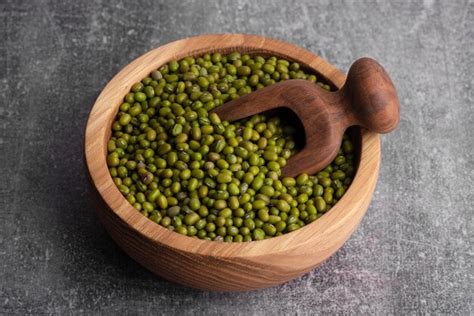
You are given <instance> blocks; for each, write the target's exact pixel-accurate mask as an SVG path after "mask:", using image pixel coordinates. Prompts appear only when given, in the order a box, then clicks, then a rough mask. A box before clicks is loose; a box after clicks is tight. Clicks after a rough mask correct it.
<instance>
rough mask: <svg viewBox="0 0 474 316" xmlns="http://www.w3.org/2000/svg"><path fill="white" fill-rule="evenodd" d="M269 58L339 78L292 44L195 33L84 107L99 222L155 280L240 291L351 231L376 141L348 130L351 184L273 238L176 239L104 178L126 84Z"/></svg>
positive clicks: (282, 278) (303, 263)
mask: <svg viewBox="0 0 474 316" xmlns="http://www.w3.org/2000/svg"><path fill="white" fill-rule="evenodd" d="M216 51H219V52H221V53H228V52H231V51H240V52H247V53H249V54H262V55H275V56H279V57H282V58H286V59H289V60H293V61H297V62H299V63H300V64H301V65H303V66H304V67H306V69H309V70H312V71H314V72H315V73H316V74H317V75H319V78H321V77H323V78H324V79H325V80H326V81H327V82H329V83H330V84H332V85H333V86H335V87H337V88H340V87H341V86H342V85H343V83H344V81H345V75H344V74H343V73H341V72H340V71H339V70H338V69H336V68H335V67H334V66H332V65H330V64H329V63H327V62H326V61H324V60H323V59H321V58H320V57H318V56H316V55H314V54H313V53H311V52H309V51H306V50H304V49H302V48H300V47H297V46H294V45H291V44H288V43H286V42H282V41H279V40H274V39H268V38H265V37H261V36H254V35H241V34H220V35H203V36H196V37H192V38H187V39H182V40H179V41H176V42H172V43H169V44H166V45H164V46H161V47H159V48H157V49H154V50H152V51H150V52H148V53H146V54H144V55H142V56H141V57H139V58H137V59H135V60H134V61H133V62H132V63H130V64H129V65H127V66H126V67H125V68H124V69H122V70H121V71H120V72H119V73H118V74H117V75H116V76H115V77H114V78H113V79H112V80H111V81H110V82H109V83H108V84H107V86H106V87H105V88H104V90H103V91H102V93H101V94H100V95H99V97H98V98H97V101H96V102H95V104H94V107H93V108H92V111H91V113H90V115H89V120H88V122H87V128H86V136H85V157H86V162H87V167H88V169H89V174H90V178H91V180H92V183H93V185H94V187H95V189H96V190H97V192H98V196H99V197H100V198H99V202H100V205H99V207H98V214H99V217H100V219H101V221H102V223H103V225H104V226H105V228H106V229H107V231H108V232H109V233H110V235H111V236H112V238H113V239H114V240H115V241H116V242H117V244H118V245H119V246H120V247H121V248H122V249H123V250H124V251H125V252H126V253H127V254H129V255H130V256H131V257H132V258H134V259H135V260H136V261H137V262H139V263H140V264H142V265H143V266H144V267H146V268H147V269H149V270H151V271H152V272H154V273H156V274H158V275H160V276H161V277H163V278H165V279H168V280H171V281H175V282H178V283H181V284H184V285H187V286H191V287H194V288H199V289H205V290H217V291H243V290H252V289H258V288H265V287H270V286H273V285H277V284H281V283H284V282H287V281H289V280H291V279H294V278H296V277H298V276H300V275H302V274H304V273H306V272H308V271H310V270H311V269H313V268H314V267H316V266H318V265H319V264H321V263H322V262H323V261H325V260H326V259H328V258H329V257H330V256H331V255H332V254H333V253H335V252H336V251H337V250H338V249H339V248H340V247H341V246H342V245H343V244H344V242H345V241H346V240H347V239H348V238H349V237H350V235H351V234H352V232H353V231H354V230H355V229H356V227H357V226H358V224H359V222H360V221H361V219H362V217H363V216H364V214H365V211H366V210H367V207H368V205H369V202H370V200H371V197H372V194H373V191H374V188H375V184H376V181H377V177H378V171H379V165H380V138H379V136H378V134H374V133H371V132H368V131H366V130H361V129H359V128H354V129H352V130H351V132H350V134H351V137H352V138H353V139H354V140H355V141H356V143H357V144H358V148H359V159H358V167H357V172H356V175H355V177H354V180H353V183H352V184H351V186H350V187H349V189H348V190H347V192H346V194H345V195H344V196H343V197H342V198H341V200H340V201H339V202H338V203H337V204H336V205H335V206H333V207H332V208H331V210H330V211H329V212H327V213H326V214H324V216H322V217H321V218H319V219H318V220H316V221H314V222H313V223H311V224H309V225H306V226H304V227H303V228H301V229H298V230H296V231H294V232H292V233H288V234H284V235H282V236H279V237H275V238H271V239H267V240H262V241H252V242H244V243H223V242H214V241H206V240H200V239H195V238H190V237H186V236H182V235H180V234H177V233H175V232H172V231H170V230H168V229H166V228H164V227H162V226H160V225H158V224H156V223H155V222H153V221H151V220H149V219H148V218H146V217H145V216H143V215H142V214H140V213H139V212H138V211H137V210H136V209H134V208H133V207H132V205H130V204H129V203H128V202H127V200H126V199H125V198H124V197H123V196H122V194H121V193H120V192H119V190H118V189H117V187H116V186H115V184H114V182H113V181H112V177H111V176H110V174H109V171H108V168H107V163H106V153H107V149H106V148H107V141H108V139H109V138H110V135H111V125H112V121H113V120H114V118H115V116H116V114H117V112H118V108H119V106H120V104H121V102H122V100H123V97H124V96H125V94H127V93H128V92H129V90H130V88H131V86H132V85H133V84H134V83H136V82H138V81H140V80H141V79H143V78H144V77H146V76H147V75H148V74H149V73H150V72H151V71H152V70H154V69H157V68H159V67H160V66H161V65H163V64H165V63H166V62H168V61H170V60H173V59H180V58H183V57H186V56H191V55H193V56H198V55H202V54H204V53H206V52H216Z"/></svg>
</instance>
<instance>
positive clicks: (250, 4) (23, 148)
mask: <svg viewBox="0 0 474 316" xmlns="http://www.w3.org/2000/svg"><path fill="white" fill-rule="evenodd" d="M0 23H1V24H0V38H1V41H0V80H1V81H0V82H1V84H0V106H1V107H0V126H1V130H0V132H1V134H0V145H1V150H0V162H1V164H0V172H1V173H0V174H1V177H2V179H1V181H0V198H1V199H0V268H1V270H0V314H25V313H35V314H36V313H53V314H63V313H67V312H84V313H87V314H89V313H92V312H95V313H99V312H101V313H107V314H112V313H116V312H122V313H127V314H130V313H131V314H135V313H184V314H201V313H211V314H223V313H230V314H239V313H240V314H252V313H255V314H263V313H291V314H305V313H320V314H327V313H367V312H368V313H397V314H398V313H410V312H420V313H425V312H434V313H459V314H473V292H474V291H473V283H474V280H473V240H474V238H473V237H474V235H473V231H474V229H473V211H474V209H473V201H474V195H473V192H474V189H473V186H474V171H473V170H474V158H473V154H474V153H473V145H474V133H473V128H474V127H473V126H474V113H473V112H474V111H473V109H474V106H473V102H474V97H473V91H472V88H473V73H474V58H473V51H474V2H473V1H472V0H469V1H433V0H425V1H412V2H392V1H391V2H390V3H389V1H362V2H358V1H357V2H356V1H329V0H327V1H320V2H319V3H316V2H315V1H298V2H296V1H295V2H293V1H252V0H248V1H245V0H233V1H222V2H219V4H217V3H215V2H214V1H199V0H190V1H138V2H136V1H121V2H114V3H109V2H107V3H105V1H104V2H102V1H99V2H94V3H93V2H89V1H55V2H53V1H51V2H47V1H5V0H0ZM213 32H241V33H255V34H262V35H267V36H271V37H275V38H279V39H283V40H287V41H290V42H292V43H295V44H297V45H300V46H303V47H305V48H307V49H309V50H312V51H314V52H315V53H317V54H319V55H321V56H322V57H324V58H326V59H327V60H329V61H330V62H331V63H333V64H335V65H336V66H338V67H340V68H341V69H343V70H345V71H346V70H347V69H348V67H349V65H350V63H351V62H352V61H353V60H354V59H356V58H358V57H361V56H365V55H368V56H372V57H374V58H376V59H378V60H379V61H380V62H381V63H382V64H383V65H384V66H385V67H386V69H387V70H388V72H389V73H390V74H391V76H392V78H393V80H394V82H395V84H396V86H397V87H398V91H399V97H400V101H401V104H402V112H401V123H400V126H399V128H398V130H397V131H396V132H394V133H392V134H390V135H386V136H384V137H383V163H382V169H381V175H380V179H379V182H378V186H377V189H376V192H375V195H374V198H373V201H372V204H371V206H370V208H369V210H368V212H367V215H366V217H365V218H364V220H363V222H362V224H361V226H360V228H359V229H358V230H357V231H356V233H355V234H354V235H353V236H352V238H351V239H350V240H349V241H348V242H347V244H346V245H345V246H344V247H343V248H342V249H341V250H340V251H339V252H338V253H337V254H336V255H335V256H333V257H332V258H331V259H330V260H329V261H328V262H326V263H325V264H324V265H323V266H321V267H320V268H319V269H317V270H315V271H312V272H311V273H309V274H307V275H305V276H303V277H301V278H299V279H297V280H295V281H292V282H290V283H288V284H285V285H283V286H280V287H276V288H272V289H267V290H261V291H256V292H252V293H238V294H229V293H224V294H222V293H207V292H200V291H197V290H193V289H189V288H183V287H181V286H178V285H175V284H173V283H170V282H167V281H164V280H162V279H159V278H157V277H155V276H153V275H152V274H151V273H149V272H147V271H146V270H145V269H143V268H142V267H140V266H139V265H138V264H136V263H135V262H134V261H133V260H132V259H130V258H129V257H127V256H126V255H125V254H124V253H123V252H122V251H121V250H120V249H118V248H117V246H115V244H114V243H113V242H112V240H111V239H110V238H109V237H108V235H107V234H106V232H105V231H104V229H103V228H102V226H101V225H100V224H99V221H98V219H97V217H96V215H95V212H94V210H93V208H92V205H91V203H90V202H89V201H88V197H89V193H90V192H89V191H88V190H89V189H88V186H87V176H86V170H85V168H84V162H83V154H82V151H83V148H82V142H83V135H84V127H85V124H86V119H87V115H88V112H89V110H90V109H91V107H92V104H93V102H94V100H95V98H96V97H97V95H98V93H99V92H100V90H101V89H102V88H103V87H104V85H105V84H106V82H107V81H108V80H109V79H110V78H111V77H112V76H113V75H114V74H115V73H116V72H117V71H118V70H119V69H121V68H122V67H123V66H125V65H126V64H127V63H128V62H130V61H131V60H132V59H134V58H135V57H137V56H139V55H141V54H143V53H144V52H146V51H147V50H149V49H151V48H154V47H157V46H159V45H162V44H164V43H167V42H170V41H173V40H176V39H180V38H183V37H187V36H191V35H195V34H202V33H213Z"/></svg>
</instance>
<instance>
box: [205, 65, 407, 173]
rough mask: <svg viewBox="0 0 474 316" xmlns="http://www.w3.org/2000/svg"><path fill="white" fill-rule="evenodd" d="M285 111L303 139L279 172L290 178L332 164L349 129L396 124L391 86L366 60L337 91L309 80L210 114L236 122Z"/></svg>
mask: <svg viewBox="0 0 474 316" xmlns="http://www.w3.org/2000/svg"><path fill="white" fill-rule="evenodd" d="M283 107H284V108H288V109H290V110H291V111H293V112H294V113H295V114H296V116H297V117H298V118H299V120H300V121H301V123H302V125H303V129H304V134H305V140H306V144H305V145H304V148H303V149H302V150H301V151H300V152H298V153H297V154H296V155H295V156H293V157H292V158H291V159H290V160H289V161H288V163H287V165H286V166H285V167H284V168H283V170H282V171H283V174H284V175H286V176H291V177H296V176H297V175H299V174H301V173H303V172H306V173H308V174H314V173H316V172H318V171H320V170H321V169H323V168H324V167H326V166H327V165H328V164H329V163H331V161H332V160H333V159H334V158H335V157H336V155H337V153H338V151H339V148H340V146H341V142H342V136H343V134H344V132H345V131H346V129H347V128H349V127H350V126H354V125H358V126H363V127H365V128H367V129H368V130H370V131H372V132H376V133H388V132H391V131H392V130H394V129H395V127H396V126H397V124H398V122H399V121H400V104H399V102H398V97H397V93H396V91H395V87H394V86H393V83H392V81H391V80H390V78H389V76H388V75H387V73H386V72H385V70H384V69H383V68H382V66H380V65H379V64H378V63H377V62H376V61H375V60H373V59H370V58H361V59H359V60H357V61H356V62H354V64H353V65H352V66H351V68H350V70H349V74H348V76H347V81H346V82H345V84H344V86H343V87H342V88H341V89H340V90H337V91H335V92H329V91H327V90H325V89H323V88H321V87H319V86H318V85H315V84H314V83H312V82H309V81H307V80H302V79H299V80H286V81H282V82H279V83H277V84H274V85H271V86H268V87H265V88H263V89H261V90H258V91H255V92H252V93H250V94H247V95H245V96H243V97H241V98H238V99H236V100H233V101H230V102H227V103H226V104H224V105H223V106H220V107H218V108H217V109H216V110H215V111H214V112H215V113H217V114H218V115H219V116H220V118H221V119H223V120H228V121H235V120H239V119H243V118H246V117H249V116H251V115H255V114H258V113H262V112H266V111H270V110H275V109H278V108H283Z"/></svg>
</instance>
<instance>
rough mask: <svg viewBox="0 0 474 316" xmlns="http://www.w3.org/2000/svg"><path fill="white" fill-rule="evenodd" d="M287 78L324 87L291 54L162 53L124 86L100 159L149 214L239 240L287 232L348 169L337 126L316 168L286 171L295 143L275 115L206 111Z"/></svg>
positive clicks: (350, 158) (189, 230) (330, 200)
mask: <svg viewBox="0 0 474 316" xmlns="http://www.w3.org/2000/svg"><path fill="white" fill-rule="evenodd" d="M288 79H306V80H309V81H311V82H314V83H315V84H319V85H320V86H321V87H323V88H325V89H327V90H330V87H329V85H327V84H324V83H322V82H320V81H318V80H317V78H316V76H315V75H314V74H309V73H306V72H305V71H303V70H302V69H301V68H300V65H299V64H298V63H296V62H289V61H287V60H284V59H278V58H276V57H269V58H264V57H262V56H256V57H251V56H249V55H245V54H244V55H241V54H240V53H238V52H233V53H230V54H228V55H226V56H223V55H221V54H219V53H214V54H205V55H203V56H201V57H198V58H193V57H187V58H184V59H182V60H179V61H170V62H169V63H167V64H166V65H164V66H162V67H161V68H159V69H157V70H155V71H153V72H152V73H151V74H150V75H149V76H148V77H146V78H144V79H143V80H142V81H141V82H137V83H136V84H134V85H133V86H132V88H131V91H130V93H128V94H127V95H126V96H125V98H124V102H123V103H122V104H121V105H120V110H119V113H118V114H117V117H116V119H115V121H114V122H113V124H112V136H111V138H110V140H109V141H108V144H107V149H108V155H107V164H108V167H109V171H110V174H111V176H112V178H113V181H114V183H115V184H116V185H117V187H118V189H119V190H120V192H121V193H122V194H123V195H124V196H125V198H126V199H127V200H128V202H130V204H131V205H133V207H135V208H136V209H137V210H138V211H139V212H141V213H142V214H143V215H145V216H147V217H148V218H149V219H150V220H152V221H154V222H156V223H158V224H160V225H162V226H164V227H166V228H168V229H170V230H173V231H175V232H177V233H179V234H183V235H187V236H191V237H195V238H201V239H206V240H215V241H225V242H242V241H252V240H262V239H266V238H271V237H274V236H280V235H282V234H285V233H289V232H292V231H294V230H297V229H299V228H301V227H303V226H304V225H306V224H309V223H311V222H313V221H314V220H316V219H317V218H318V217H320V216H321V215H322V214H324V213H325V212H327V211H328V210H329V209H330V208H331V207H332V206H333V205H334V204H335V203H336V202H337V201H338V200H339V199H340V198H341V197H342V196H343V195H344V193H345V191H346V190H347V188H348V186H349V185H350V183H351V181H352V178H353V176H354V171H355V170H354V148H353V144H352V143H351V141H350V139H349V138H348V137H347V136H346V135H345V136H344V139H343V143H342V146H341V148H340V150H339V153H338V155H337V157H336V158H335V159H334V161H332V163H331V164H330V165H328V166H327V167H326V168H325V169H324V170H322V171H320V172H318V173H317V174H315V175H308V174H300V175H299V176H298V177H296V178H292V177H284V176H282V174H281V168H282V167H284V166H285V164H286V162H287V160H288V159H290V158H291V156H292V155H294V154H295V152H296V151H297V150H298V148H297V146H296V143H295V138H294V137H295V128H294V126H291V125H289V124H288V122H286V121H285V120H284V119H283V118H280V117H278V116H268V115H264V114H259V115H254V116H252V117H250V118H248V119H244V120H241V121H238V122H233V123H229V122H227V121H221V119H220V118H219V116H218V115H217V114H215V113H211V111H212V109H214V108H216V107H218V106H220V105H222V104H223V103H224V102H226V101H230V100H233V99H236V98H238V97H239V96H242V95H245V94H247V93H250V92H252V91H254V90H256V89H261V88H264V87H265V86H268V85H271V84H274V83H276V82H279V81H282V80H288Z"/></svg>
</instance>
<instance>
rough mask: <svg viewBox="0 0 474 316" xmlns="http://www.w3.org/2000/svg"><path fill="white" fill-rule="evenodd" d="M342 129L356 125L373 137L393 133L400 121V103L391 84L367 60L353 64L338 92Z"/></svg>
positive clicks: (376, 66)
mask: <svg viewBox="0 0 474 316" xmlns="http://www.w3.org/2000/svg"><path fill="white" fill-rule="evenodd" d="M338 94H339V96H340V97H341V99H340V100H341V103H342V104H341V105H342V107H343V111H344V112H345V115H346V116H347V123H346V125H348V126H351V125H360V126H363V127H365V128H367V129H368V130H370V131H373V132H376V133H388V132H391V131H393V130H394V129H395V128H396V127H397V125H398V122H399V121H400V103H399V101H398V97H397V92H396V90H395V86H394V85H393V83H392V80H391V79H390V77H389V76H388V74H387V73H386V72H385V70H384V69H383V67H382V66H381V65H380V64H379V63H377V62H376V61H375V60H373V59H371V58H367V57H364V58H360V59H358V60H356V61H355V62H354V63H353V64H352V66H351V68H350V69H349V73H348V74H347V80H346V83H345V84H344V86H343V88H342V89H341V90H340V91H339V93H338Z"/></svg>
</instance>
